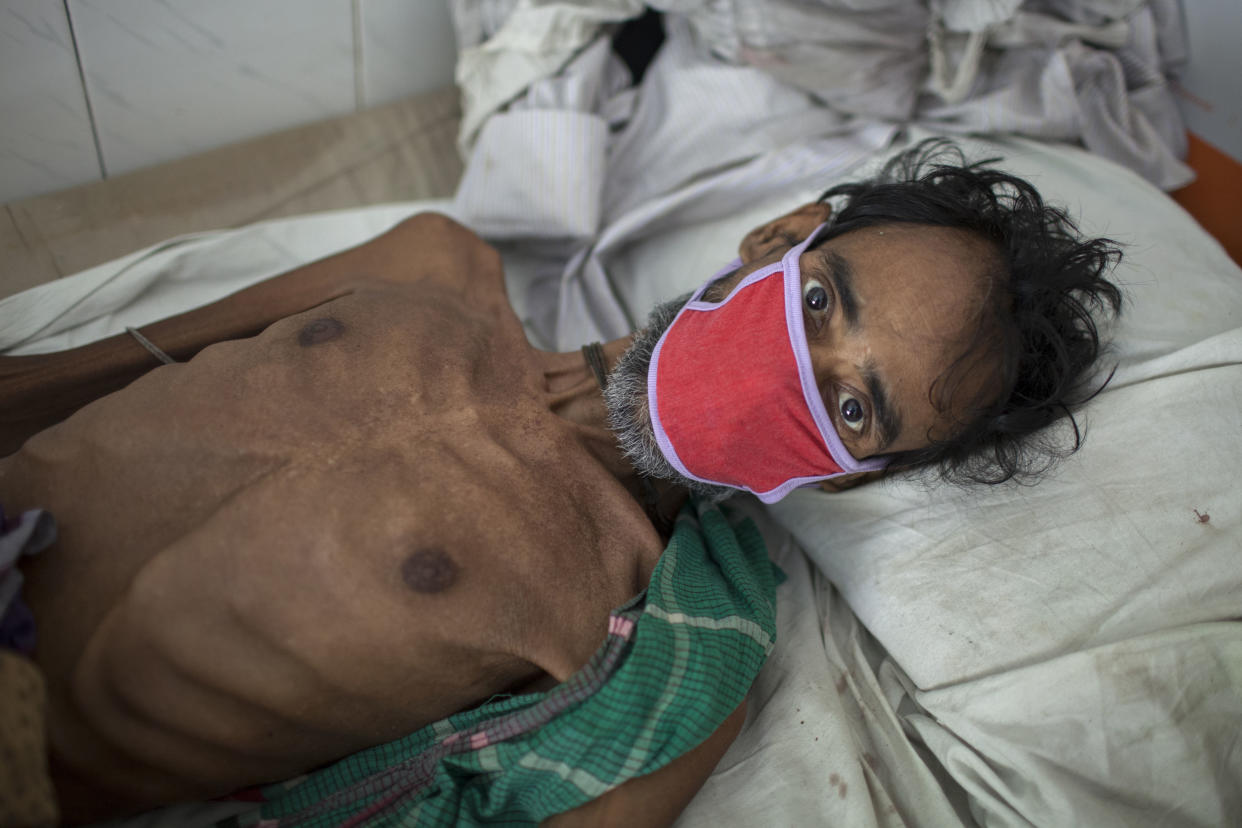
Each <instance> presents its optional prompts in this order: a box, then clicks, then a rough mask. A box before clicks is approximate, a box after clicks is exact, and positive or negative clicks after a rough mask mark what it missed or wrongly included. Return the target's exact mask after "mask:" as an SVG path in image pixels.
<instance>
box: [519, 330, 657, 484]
mask: <svg viewBox="0 0 1242 828" xmlns="http://www.w3.org/2000/svg"><path fill="white" fill-rule="evenodd" d="M630 340H631V338H630V337H628V336H627V337H624V338H623V339H615V340H613V341H612V342H608V343H605V344H604V345H603V346H602V347H603V356H604V367H605V369H606V370H608V371H611V370H612V369H613V366H615V365H616V364H617V360H619V359H620V358H621V354H623V353H625V349H626V348H628V347H629V345H630ZM537 353H538V354H539V359H540V361H541V363H542V366H543V376H544V389H545V390H546V391H547V395H548V407H549V408H550V409H551V410H552V412H553V413H554V414H556V415H557V416H558V417H561V418H562V419H565V420H568V421H569V422H571V423H573V424H574V426H575V431H576V432H577V433H578V436H579V439H580V440H581V441H582V444H583V445H584V446H585V447H586V448H587V450H588V451H590V452H591V454H592V455H594V457H595V458H596V459H597V460H598V461H599V462H600V463H601V464H602V465H603V466H604V467H605V468H607V469H608V470H609V471H610V472H612V474H613V475H614V476H615V477H616V478H617V479H618V480H620V481H621V482H622V483H628V482H629V481H630V480H632V479H634V478H635V477H636V476H637V475H636V474H635V472H634V467H633V466H632V465H630V462H629V461H628V460H626V459H625V457H624V456H623V455H622V454H621V450H620V449H619V448H618V447H617V441H616V438H615V437H614V436H613V433H612V429H611V428H609V427H608V412H607V410H606V409H605V408H604V396H603V393H602V392H601V389H600V385H599V381H598V380H597V379H596V377H595V374H594V372H593V371H592V370H591V368H590V366H589V365H588V364H587V361H586V358H585V357H584V355H583V353H582V352H581V351H570V352H567V353H551V352H547V351H539V352H537Z"/></svg>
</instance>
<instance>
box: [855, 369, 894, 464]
mask: <svg viewBox="0 0 1242 828" xmlns="http://www.w3.org/2000/svg"><path fill="white" fill-rule="evenodd" d="M862 377H863V382H864V383H866V385H867V394H868V396H870V397H871V411H872V413H873V414H874V416H875V425H876V436H877V437H879V446H878V448H879V450H880V451H884V449H886V448H888V447H889V445H890V444H892V442H893V440H896V439H897V435H898V434H900V433H901V412H900V411H898V410H897V408H896V407H895V406H894V405H893V402H892V400H891V398H890V397H889V396H888V389H887V386H886V385H885V383H884V381H883V380H882V379H880V375H879V373H878V372H877V371H876V367H875V362H874V360H870V359H868V360H867V361H866V362H865V363H864V364H863V367H862Z"/></svg>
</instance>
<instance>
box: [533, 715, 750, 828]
mask: <svg viewBox="0 0 1242 828" xmlns="http://www.w3.org/2000/svg"><path fill="white" fill-rule="evenodd" d="M745 721H746V702H745V701H743V702H742V703H741V704H740V705H738V708H737V709H736V710H734V711H733V712H732V713H730V714H729V718H727V719H725V720H724V723H723V724H721V725H720V727H719V728H717V730H716V732H715V733H713V734H712V735H711V736H708V737H707V741H705V742H703V744H701V745H699V746H698V747H696V748H695V749H694V750H692V751H690V752H689V753H687V754H685V755H684V756H679V757H678V758H677V759H675V760H673V761H672V762H670V763H669V764H667V765H665V766H664V767H662V768H660V769H659V770H658V771H656V772H655V773H650V774H647V775H646V776H640V777H638V778H636V779H631V780H630V781H629V782H626V783H625V784H624V785H621V786H620V787H617V788H614V789H613V790H611V791H609V792H608V793H606V794H604V795H603V796H601V797H599V798H598V799H593V800H591V801H590V802H588V803H587V804H585V805H581V806H579V807H577V808H574V809H573V810H572V811H566V812H565V813H563V814H557V815H556V816H554V817H551V818H550V819H547V820H544V822H543V828H578V826H582V828H613V826H627V828H628V826H635V825H640V826H643V828H647V826H657V825H672V824H673V820H675V819H677V817H678V816H679V815H680V814H681V812H682V811H683V810H685V807H686V806H687V805H688V804H690V800H691V799H693V798H694V795H695V794H696V793H698V791H699V788H701V787H703V783H704V782H706V781H707V777H709V776H711V773H712V771H713V770H714V769H715V767H716V764H717V763H718V762H719V761H720V759H721V757H722V756H724V754H725V751H726V750H728V748H729V745H731V744H733V740H734V739H736V738H737V734H738V732H739V731H741V729H742V724H743V722H745Z"/></svg>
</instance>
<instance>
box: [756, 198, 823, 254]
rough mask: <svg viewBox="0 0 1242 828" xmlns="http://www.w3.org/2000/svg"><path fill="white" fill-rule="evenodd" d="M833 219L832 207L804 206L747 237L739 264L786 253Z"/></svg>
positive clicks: (811, 204) (818, 202) (820, 202)
mask: <svg viewBox="0 0 1242 828" xmlns="http://www.w3.org/2000/svg"><path fill="white" fill-rule="evenodd" d="M831 215H832V205H831V204H828V203H826V202H822V201H812V202H811V203H809V204H803V205H802V206H801V207H799V208H798V209H796V210H794V211H793V212H792V213H786V214H785V215H783V216H781V217H780V218H778V219H773V220H772V221H769V222H768V223H767V224H765V225H763V226H762V227H756V228H755V229H754V230H751V231H750V232H749V233H747V234H746V237H745V238H743V239H742V243H741V244H740V245H739V246H738V256H740V257H741V259H742V264H749V263H750V262H753V261H756V260H757V259H762V258H764V257H766V256H768V255H770V254H772V253H774V252H776V251H777V250H778V249H782V248H783V249H784V250H788V249H789V248H791V247H793V246H794V245H795V244H797V243H798V242H800V241H802V240H803V239H805V238H806V237H807V236H809V235H811V231H812V230H814V229H815V228H816V227H819V226H820V225H821V224H823V223H824V222H825V221H827V220H828V217H829V216H831Z"/></svg>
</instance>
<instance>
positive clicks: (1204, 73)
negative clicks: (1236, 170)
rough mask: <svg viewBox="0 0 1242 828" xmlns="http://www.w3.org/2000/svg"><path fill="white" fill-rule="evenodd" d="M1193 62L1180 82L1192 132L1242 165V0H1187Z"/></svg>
mask: <svg viewBox="0 0 1242 828" xmlns="http://www.w3.org/2000/svg"><path fill="white" fill-rule="evenodd" d="M1182 8H1183V10H1184V13H1185V20H1186V38H1187V40H1189V41H1190V44H1189V45H1190V61H1189V63H1188V65H1187V67H1186V70H1185V72H1183V73H1182V76H1181V78H1180V82H1181V88H1182V89H1183V90H1184V91H1183V94H1182V96H1181V101H1180V103H1181V110H1182V115H1183V117H1184V118H1185V119H1186V126H1187V127H1188V128H1189V129H1190V131H1191V132H1194V133H1197V134H1198V135H1199V136H1200V137H1202V138H1204V139H1206V140H1207V141H1209V142H1210V143H1212V144H1213V145H1214V146H1215V147H1216V148H1217V149H1219V150H1221V151H1223V152H1226V153H1228V154H1229V155H1231V156H1232V157H1234V158H1236V159H1238V160H1239V161H1242V95H1239V94H1238V85H1239V82H1240V81H1242V48H1239V43H1242V0H1184V2H1183V4H1182Z"/></svg>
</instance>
